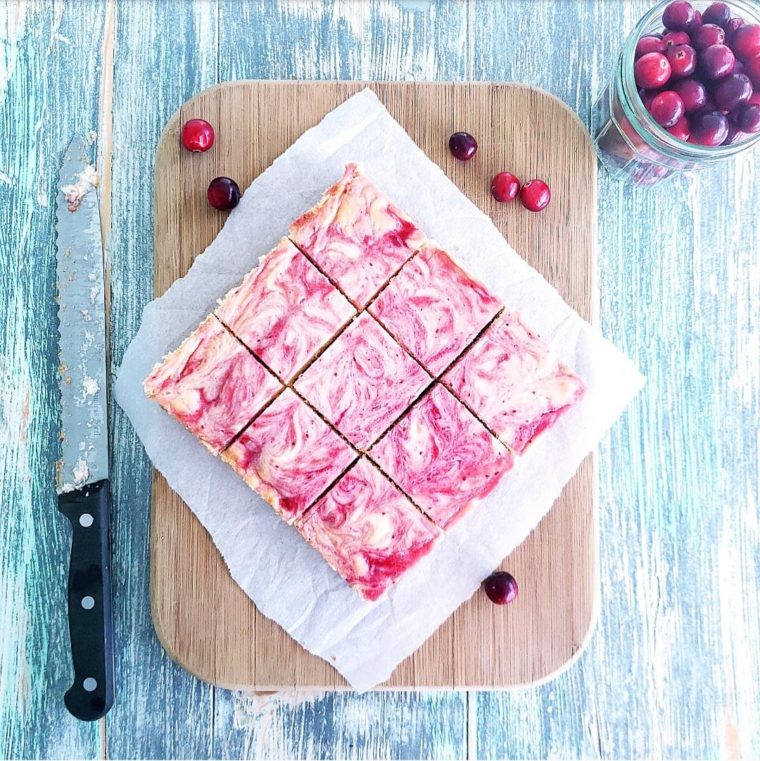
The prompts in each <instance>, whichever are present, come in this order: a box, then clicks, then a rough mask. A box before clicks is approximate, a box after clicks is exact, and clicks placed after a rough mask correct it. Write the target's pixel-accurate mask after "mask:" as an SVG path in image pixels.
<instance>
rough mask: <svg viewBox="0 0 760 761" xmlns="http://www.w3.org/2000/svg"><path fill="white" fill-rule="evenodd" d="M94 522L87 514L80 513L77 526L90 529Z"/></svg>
mask: <svg viewBox="0 0 760 761" xmlns="http://www.w3.org/2000/svg"><path fill="white" fill-rule="evenodd" d="M94 522H95V519H94V518H93V517H92V516H91V515H90V514H89V513H82V514H81V515H80V516H79V525H80V526H84V528H90V526H92V524H93V523H94Z"/></svg>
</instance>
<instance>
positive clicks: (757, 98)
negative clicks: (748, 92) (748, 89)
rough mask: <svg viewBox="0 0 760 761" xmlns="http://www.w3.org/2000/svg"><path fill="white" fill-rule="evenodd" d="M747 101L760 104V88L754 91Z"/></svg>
mask: <svg viewBox="0 0 760 761" xmlns="http://www.w3.org/2000/svg"><path fill="white" fill-rule="evenodd" d="M747 103H754V104H755V105H757V106H760V90H758V91H757V92H753V93H752V96H751V97H750V99H749V100H748V101H747Z"/></svg>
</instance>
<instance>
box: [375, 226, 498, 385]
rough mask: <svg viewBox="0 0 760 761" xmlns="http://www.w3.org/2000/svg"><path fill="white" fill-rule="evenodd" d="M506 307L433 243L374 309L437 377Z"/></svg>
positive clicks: (404, 269)
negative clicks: (503, 307)
mask: <svg viewBox="0 0 760 761" xmlns="http://www.w3.org/2000/svg"><path fill="white" fill-rule="evenodd" d="M502 306H503V304H502V303H501V301H499V299H498V298H496V296H494V295H493V294H492V293H490V292H489V291H488V289H487V288H486V287H485V286H484V285H482V284H481V283H479V282H478V281H477V280H475V279H474V278H472V277H470V275H468V274H467V273H466V272H465V271H464V270H463V269H462V268H461V267H459V266H458V265H457V264H456V263H455V262H454V261H453V260H452V258H451V257H450V256H449V255H448V254H447V253H446V252H445V251H444V250H443V249H441V248H440V247H439V246H438V245H437V244H436V243H433V242H432V241H428V242H426V243H425V244H424V245H423V246H422V248H421V249H420V251H419V253H418V254H417V256H415V257H414V258H413V259H410V260H409V261H408V262H407V263H406V264H405V265H404V266H403V267H402V268H401V271H400V272H399V273H398V274H397V275H396V276H395V277H394V278H393V279H392V280H391V281H390V282H389V283H388V285H387V286H386V288H385V289H384V290H383V291H382V292H381V293H380V295H379V296H378V297H377V299H376V300H375V301H373V302H372V304H370V306H369V311H370V312H371V313H372V314H373V315H374V316H375V317H377V319H378V320H379V321H380V322H381V323H382V324H383V325H384V326H385V328H386V329H387V330H388V332H389V333H390V334H391V335H392V336H393V337H394V338H395V339H396V340H397V341H398V342H399V343H400V344H401V345H402V346H404V347H405V348H406V349H407V351H408V352H409V353H410V354H412V355H413V356H414V357H416V359H417V360H419V362H421V363H422V365H424V367H425V368H426V369H427V370H428V372H430V373H432V374H433V375H438V374H440V373H442V372H443V371H444V370H445V369H446V368H447V367H448V366H449V365H450V364H451V363H452V362H453V361H454V359H456V357H457V356H459V354H460V353H461V352H462V351H463V350H464V349H465V347H466V346H467V345H468V344H469V343H470V342H471V341H472V340H473V339H474V338H475V336H477V335H478V333H479V332H480V331H481V330H482V329H483V328H484V327H485V326H486V325H487V324H488V323H489V321H490V320H491V319H493V318H494V317H495V316H496V314H497V313H498V311H499V310H500V309H501V308H502Z"/></svg>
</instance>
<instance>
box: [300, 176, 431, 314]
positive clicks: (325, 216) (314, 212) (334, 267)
mask: <svg viewBox="0 0 760 761" xmlns="http://www.w3.org/2000/svg"><path fill="white" fill-rule="evenodd" d="M289 235H290V239H291V240H292V241H293V242H294V243H295V244H296V245H297V246H298V247H299V248H300V249H301V250H302V251H303V252H304V253H305V254H306V255H307V256H308V257H309V258H310V259H311V260H312V261H313V262H314V263H315V264H316V265H317V266H318V267H319V268H320V269H321V270H322V272H324V273H325V274H326V275H327V276H328V277H329V278H330V279H331V280H332V281H333V282H334V283H335V284H336V285H337V286H338V287H339V288H340V289H341V290H342V291H343V293H344V294H345V295H346V296H347V297H348V298H349V299H350V300H351V301H352V302H353V304H354V305H355V306H357V307H359V308H363V307H364V306H366V305H367V302H368V301H369V300H370V299H371V298H372V297H373V296H374V295H375V294H376V293H377V292H378V291H379V290H380V288H382V286H383V285H384V284H385V283H386V282H387V281H388V279H389V278H390V277H391V276H392V275H394V274H395V273H396V272H398V270H399V269H400V268H401V265H402V264H404V262H405V261H407V259H409V258H410V257H411V256H412V254H413V253H414V252H415V251H416V250H417V249H418V248H419V247H420V246H421V245H422V243H423V242H424V240H425V235H424V233H422V231H421V230H420V229H419V228H418V227H417V226H416V225H415V224H414V223H413V222H412V221H411V220H410V219H409V217H407V216H406V214H404V212H402V211H401V210H400V209H399V208H398V207H396V206H394V204H393V203H392V202H391V201H390V200H389V199H388V198H386V197H385V196H384V195H383V194H382V193H381V192H380V191H379V190H378V189H377V188H376V187H375V186H374V185H373V184H372V183H371V182H370V181H369V180H368V179H367V178H366V177H365V176H364V175H363V174H362V173H361V171H360V170H359V167H358V166H357V165H356V164H347V165H346V168H345V171H344V173H343V176H342V177H341V178H340V180H338V182H337V183H336V184H335V185H333V186H332V187H330V188H328V189H327V190H326V191H325V194H324V195H323V196H322V199H321V200H320V201H319V203H318V204H317V205H316V206H314V207H313V208H311V209H309V211H307V212H306V213H305V214H303V215H302V216H301V217H299V218H298V219H297V220H295V222H293V224H292V225H291V226H290V231H289Z"/></svg>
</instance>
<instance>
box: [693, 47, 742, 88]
mask: <svg viewBox="0 0 760 761" xmlns="http://www.w3.org/2000/svg"><path fill="white" fill-rule="evenodd" d="M735 61H736V58H735V57H734V54H733V53H732V52H731V48H727V47H726V46H725V45H710V47H709V48H706V49H705V50H703V51H702V56H701V60H700V63H701V65H702V70H703V71H704V73H705V76H706V77H707V78H708V79H713V80H715V79H722V78H723V77H727V76H728V75H729V74H730V73H731V72H732V71H733V70H734V62H735Z"/></svg>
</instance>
